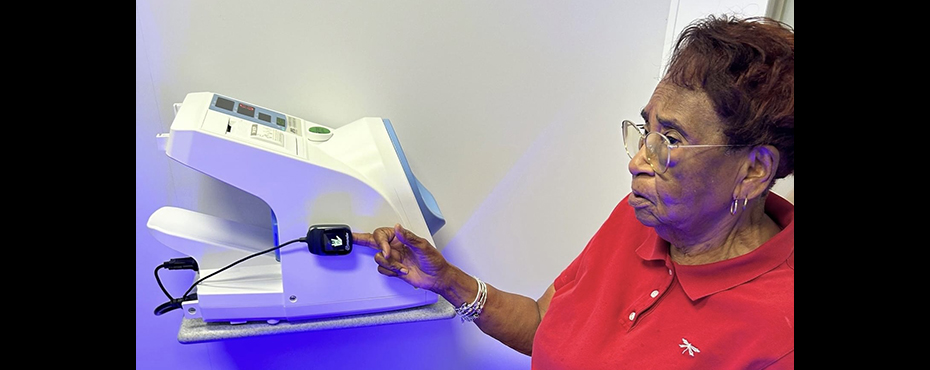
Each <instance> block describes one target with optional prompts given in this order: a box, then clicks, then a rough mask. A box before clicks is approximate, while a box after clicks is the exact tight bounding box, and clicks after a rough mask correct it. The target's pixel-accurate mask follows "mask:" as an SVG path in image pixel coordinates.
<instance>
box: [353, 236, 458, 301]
mask: <svg viewBox="0 0 930 370" xmlns="http://www.w3.org/2000/svg"><path fill="white" fill-rule="evenodd" d="M352 237H353V238H354V239H355V244H357V245H362V246H366V247H369V248H372V249H375V250H378V251H380V252H378V253H377V254H375V262H377V263H378V272H380V273H381V274H383V275H386V276H394V277H397V278H399V279H401V280H403V281H406V282H407V283H408V284H410V285H413V286H414V287H417V288H423V289H427V290H430V291H432V292H434V293H439V294H441V293H440V291H441V290H442V289H444V286H445V285H447V284H446V283H444V282H443V276H442V275H443V272H445V271H446V270H447V269H448V267H450V266H451V265H449V263H448V262H447V261H446V259H445V258H444V257H443V256H442V254H441V253H439V250H437V249H436V248H434V247H433V246H432V245H431V244H430V243H429V242H428V241H426V239H423V238H421V237H419V236H417V235H416V234H414V233H413V232H411V231H410V230H407V229H405V228H403V227H402V226H400V224H397V225H394V228H390V227H379V228H377V229H375V231H373V232H372V233H370V234H369V233H352Z"/></svg>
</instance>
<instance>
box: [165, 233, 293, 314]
mask: <svg viewBox="0 0 930 370" xmlns="http://www.w3.org/2000/svg"><path fill="white" fill-rule="evenodd" d="M295 242H306V238H305V237H300V238H297V239H293V240H291V241H288V242H285V243H284V244H281V245H278V246H276V247H272V248H268V249H266V250H263V251H261V252H256V253H253V254H251V255H248V256H245V257H243V258H241V259H239V260H238V261H236V262H233V263H230V264H228V265H226V267H223V268H221V269H219V270H216V271H215V272H213V273H212V274H210V275H207V276H204V277H203V278H201V279H200V280H197V281H195V282H194V283H193V284H191V287H190V288H188V289H187V291H186V292H184V295H182V296H181V299H182V300H184V299H185V298H186V297H187V295H188V294H189V293H190V292H191V291H192V290H194V287H196V286H197V284H200V282H202V281H204V280H207V279H208V278H210V277H212V276H213V275H216V274H219V273H221V272H223V271H225V270H226V269H228V268H230V267H233V266H235V265H238V264H240V263H242V262H245V261H246V260H248V259H251V258H253V257H256V256H260V255H262V254H265V253H268V252H271V251H273V250H276V249H279V248H281V247H284V246H285V245H288V244H291V243H295ZM156 271H157V270H156ZM166 293H167V292H166ZM169 298H170V296H169Z"/></svg>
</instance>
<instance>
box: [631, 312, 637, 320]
mask: <svg viewBox="0 0 930 370" xmlns="http://www.w3.org/2000/svg"><path fill="white" fill-rule="evenodd" d="M634 317H636V312H630V321H633V318H634Z"/></svg>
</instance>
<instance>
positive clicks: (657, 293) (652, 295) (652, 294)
mask: <svg viewBox="0 0 930 370" xmlns="http://www.w3.org/2000/svg"><path fill="white" fill-rule="evenodd" d="M657 295H659V291H658V290H653V291H652V293H651V294H649V296H650V297H652V298H655V297H656V296H657Z"/></svg>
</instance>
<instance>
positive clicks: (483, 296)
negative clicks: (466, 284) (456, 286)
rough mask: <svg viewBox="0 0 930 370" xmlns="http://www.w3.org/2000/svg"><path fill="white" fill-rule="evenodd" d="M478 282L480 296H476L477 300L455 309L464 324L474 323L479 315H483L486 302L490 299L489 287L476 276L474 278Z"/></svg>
mask: <svg viewBox="0 0 930 370" xmlns="http://www.w3.org/2000/svg"><path fill="white" fill-rule="evenodd" d="M472 277H474V278H475V280H476V281H478V295H476V296H475V300H474V301H473V302H471V303H464V302H463V303H462V306H460V307H458V308H456V309H455V313H456V314H458V315H459V316H460V317H461V318H462V323H463V324H464V323H465V322H466V321H468V322H472V321H475V319H477V318H478V315H480V314H481V310H482V309H484V302H485V301H486V300H487V298H488V287H487V285H485V284H484V282H483V281H481V279H478V278H477V277H475V276H472Z"/></svg>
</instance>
